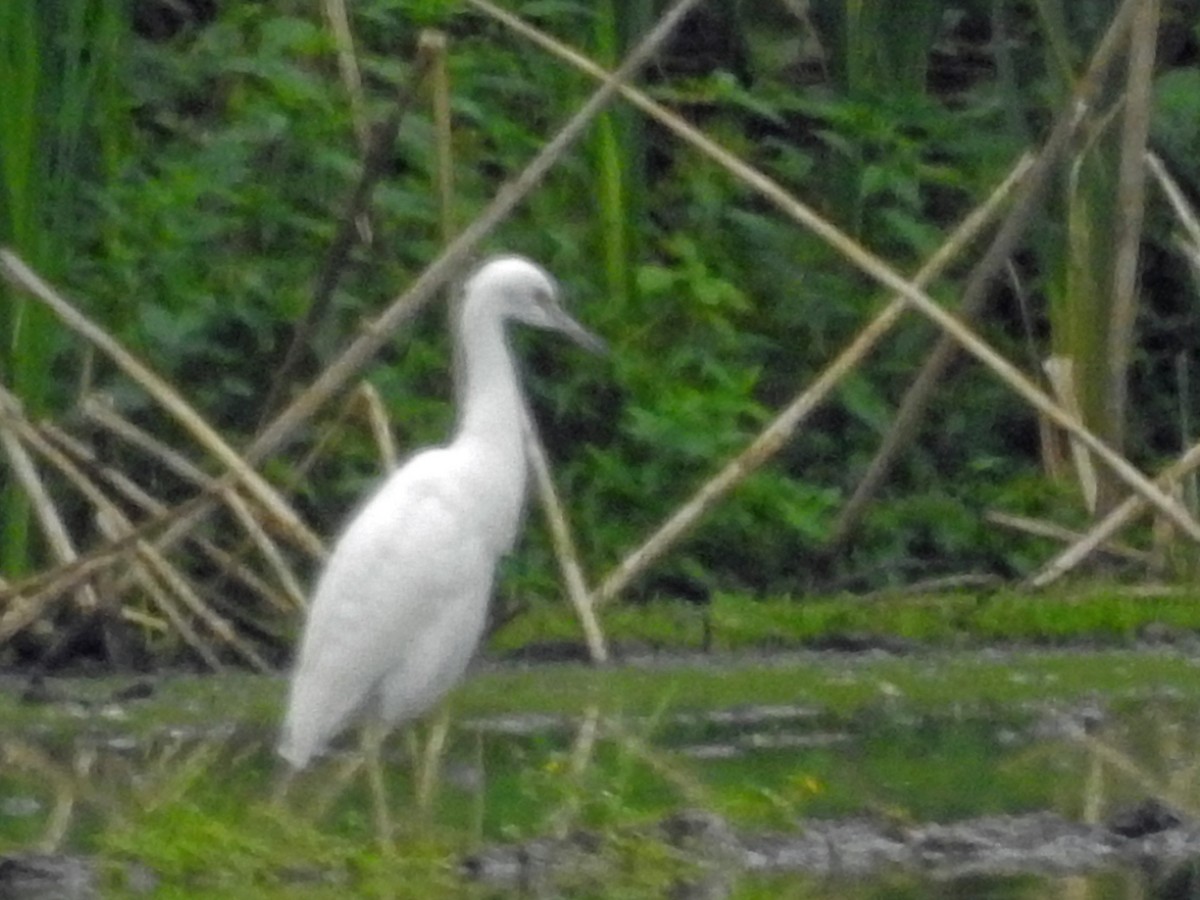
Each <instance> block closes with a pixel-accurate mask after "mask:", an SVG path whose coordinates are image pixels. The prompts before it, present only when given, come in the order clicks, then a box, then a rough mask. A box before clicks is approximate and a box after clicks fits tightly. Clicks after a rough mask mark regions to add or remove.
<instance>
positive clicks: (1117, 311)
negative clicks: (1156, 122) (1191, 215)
mask: <svg viewBox="0 0 1200 900" xmlns="http://www.w3.org/2000/svg"><path fill="white" fill-rule="evenodd" d="M1158 21H1159V0H1138V3H1137V12H1136V13H1135V15H1134V17H1133V22H1132V25H1131V30H1130V35H1129V44H1130V49H1129V64H1128V66H1129V69H1128V81H1127V83H1126V88H1125V98H1124V108H1125V121H1124V127H1123V129H1122V133H1121V159H1120V163H1119V167H1118V173H1117V211H1118V215H1117V221H1116V239H1115V240H1116V247H1115V252H1114V260H1113V281H1112V301H1111V306H1110V315H1111V318H1110V319H1109V323H1108V373H1107V380H1108V385H1107V389H1106V390H1105V392H1104V396H1105V405H1106V407H1107V409H1106V415H1105V418H1106V420H1107V426H1108V427H1107V431H1108V434H1107V435H1106V436H1107V437H1108V439H1109V442H1110V443H1111V444H1112V446H1113V447H1114V448H1115V449H1117V450H1120V449H1122V448H1123V447H1124V446H1125V430H1126V418H1127V412H1128V410H1127V407H1128V404H1129V399H1128V398H1129V360H1130V358H1131V356H1132V352H1133V351H1132V346H1133V341H1134V320H1135V318H1136V316H1137V307H1138V303H1137V281H1138V257H1139V252H1140V249H1141V241H1142V222H1143V220H1144V219H1145V215H1146V166H1145V162H1144V159H1145V156H1146V144H1147V141H1148V140H1149V137H1150V112H1151V108H1152V107H1153V105H1154V103H1153V87H1154V51H1155V44H1156V43H1157V37H1158ZM1111 482H1112V479H1104V481H1102V482H1101V484H1100V488H1101V498H1100V499H1101V504H1102V505H1103V506H1104V507H1107V506H1109V505H1111V504H1112V502H1114V501H1115V496H1114V492H1113V490H1112V488H1113V487H1114V486H1113V485H1112V484H1111Z"/></svg>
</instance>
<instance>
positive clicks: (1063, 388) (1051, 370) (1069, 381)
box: [1042, 356, 1100, 513]
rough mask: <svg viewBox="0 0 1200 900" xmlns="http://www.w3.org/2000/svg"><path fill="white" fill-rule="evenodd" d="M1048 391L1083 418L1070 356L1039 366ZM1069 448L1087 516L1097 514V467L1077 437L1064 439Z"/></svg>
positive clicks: (1063, 405)
mask: <svg viewBox="0 0 1200 900" xmlns="http://www.w3.org/2000/svg"><path fill="white" fill-rule="evenodd" d="M1042 369H1043V370H1044V371H1045V373H1046V380H1047V381H1048V382H1049V383H1050V390H1052V391H1053V392H1054V396H1055V397H1057V398H1058V402H1059V403H1061V404H1062V407H1063V409H1065V410H1068V411H1069V412H1070V413H1071V415H1073V416H1079V417H1080V418H1081V419H1082V418H1083V411H1082V410H1081V409H1080V408H1079V391H1078V390H1076V382H1075V361H1074V360H1073V359H1072V358H1071V357H1069V356H1051V357H1048V358H1047V359H1046V361H1045V362H1044V363H1042ZM1067 442H1068V444H1069V445H1070V448H1071V461H1072V463H1073V464H1074V466H1075V478H1076V480H1078V482H1079V489H1080V491H1081V492H1082V494H1083V505H1084V507H1086V509H1087V511H1088V512H1089V513H1094V512H1095V511H1096V504H1097V502H1098V500H1099V494H1100V480H1099V479H1098V478H1097V477H1096V467H1095V466H1094V465H1092V456H1091V454H1090V453H1088V451H1087V448H1086V447H1084V446H1083V444H1081V443H1080V442H1079V440H1078V439H1077V438H1074V437H1069V438H1068V439H1067Z"/></svg>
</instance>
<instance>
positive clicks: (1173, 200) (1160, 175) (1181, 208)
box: [1145, 153, 1200, 248]
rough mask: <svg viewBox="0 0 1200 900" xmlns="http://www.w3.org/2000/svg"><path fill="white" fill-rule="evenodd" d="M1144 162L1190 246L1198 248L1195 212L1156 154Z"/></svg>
mask: <svg viewBox="0 0 1200 900" xmlns="http://www.w3.org/2000/svg"><path fill="white" fill-rule="evenodd" d="M1145 162H1146V167H1147V168H1148V169H1149V170H1150V174H1151V175H1153V176H1154V179H1155V181H1157V182H1158V186H1159V188H1160V189H1161V190H1162V192H1163V195H1164V196H1165V197H1166V198H1167V202H1169V203H1170V204H1171V209H1172V210H1173V211H1174V213H1175V217H1176V218H1177V219H1179V224H1180V225H1182V226H1183V230H1184V231H1186V232H1187V234H1188V237H1189V238H1190V239H1191V242H1192V244H1193V245H1194V246H1196V247H1198V248H1200V219H1198V218H1197V216H1196V211H1195V210H1194V209H1193V208H1192V206H1191V204H1190V203H1188V200H1187V197H1185V196H1184V194H1183V191H1182V190H1181V189H1180V187H1179V183H1178V182H1177V181H1176V180H1175V179H1174V178H1172V177H1171V173H1170V172H1168V171H1167V167H1166V166H1165V165H1163V161H1162V160H1161V159H1159V158H1158V156H1157V155H1156V154H1154V153H1147V154H1146V155H1145Z"/></svg>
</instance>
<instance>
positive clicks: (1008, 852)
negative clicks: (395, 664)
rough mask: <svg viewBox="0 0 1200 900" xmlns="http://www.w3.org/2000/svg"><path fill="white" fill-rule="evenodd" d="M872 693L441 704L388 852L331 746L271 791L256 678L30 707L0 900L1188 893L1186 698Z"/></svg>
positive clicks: (343, 751) (1, 750)
mask: <svg viewBox="0 0 1200 900" xmlns="http://www.w3.org/2000/svg"><path fill="white" fill-rule="evenodd" d="M785 674H786V673H785ZM670 675H671V670H670V668H669V667H668V668H662V669H658V668H655V669H652V670H648V671H647V672H645V673H644V678H645V679H649V680H653V679H656V678H664V679H666V678H668V677H669V676H670ZM836 677H841V676H836ZM881 683H882V684H883V685H885V687H883V688H882V689H880V690H879V691H878V692H877V696H875V697H874V698H873V699H871V700H870V701H869V702H865V703H862V704H859V705H857V706H856V707H855V708H853V709H851V710H849V711H845V710H842V711H837V712H835V711H831V710H830V709H828V708H826V707H823V706H822V705H821V704H819V703H815V702H808V701H807V700H806V701H805V702H794V703H749V702H742V703H737V704H731V705H726V706H722V707H720V708H713V709H703V708H697V707H696V706H695V705H694V704H692V705H691V706H689V707H688V708H686V709H685V708H679V704H677V703H676V702H675V700H674V699H672V698H676V697H677V693H675V692H674V691H675V689H674V688H673V690H672V692H667V693H664V696H663V698H662V702H661V703H660V704H658V705H657V706H654V707H652V708H650V709H639V710H636V711H629V710H628V709H627V708H626V707H624V706H623V704H622V703H620V702H619V700H613V699H612V698H608V699H607V702H606V699H605V698H603V697H601V698H600V699H599V701H598V702H597V703H596V704H595V705H593V706H591V707H585V708H580V709H577V710H574V711H571V712H555V713H550V712H545V711H539V712H536V713H526V712H522V711H520V710H512V709H500V710H495V711H490V710H486V709H479V708H477V707H479V706H481V705H486V704H467V706H468V708H469V711H463V712H462V713H460V714H458V715H455V716H452V717H451V719H450V721H449V726H448V729H447V730H446V732H445V736H444V742H443V743H442V745H441V746H442V749H441V752H440V753H429V752H425V751H424V750H422V749H421V748H416V747H410V746H409V744H410V742H409V741H407V740H405V739H404V738H403V737H402V736H397V737H396V738H395V739H393V740H392V741H390V742H389V744H388V745H387V748H386V758H385V759H384V761H383V762H384V765H383V771H384V772H385V785H384V791H385V794H384V799H383V801H382V809H384V810H385V812H386V813H387V814H388V816H387V818H390V819H391V823H390V824H391V829H392V838H391V840H390V841H387V842H383V841H381V837H382V833H383V829H384V827H385V823H384V821H383V819H382V818H381V817H380V816H379V815H378V814H377V812H376V810H377V808H379V803H378V802H377V797H378V796H379V795H377V794H376V793H374V792H373V791H372V789H371V781H370V779H369V778H368V777H367V775H366V768H365V767H364V764H363V760H362V757H361V754H359V753H358V752H357V750H356V749H355V747H354V745H353V742H349V743H347V744H345V745H344V746H342V747H340V748H338V749H337V751H336V752H334V753H333V754H331V756H330V757H328V758H327V759H326V760H324V761H323V762H322V763H321V764H320V765H318V766H317V767H315V768H314V769H313V770H312V771H311V772H308V773H305V775H304V776H302V777H301V778H300V779H298V780H296V781H295V782H292V783H291V784H289V785H288V787H287V790H286V791H285V792H283V793H282V800H280V799H279V796H280V791H279V789H278V787H279V786H278V782H277V776H278V771H277V767H276V763H275V759H274V757H273V754H272V752H271V749H270V743H271V740H272V736H273V724H272V723H258V724H256V723H255V722H254V719H255V715H256V713H254V712H252V710H262V709H273V708H274V705H275V703H276V702H277V701H276V695H277V693H278V687H279V686H278V684H274V683H272V684H266V683H264V685H263V686H262V688H261V691H259V689H258V688H257V687H256V686H254V685H248V683H247V682H246V681H245V680H244V679H242V680H239V681H237V682H236V683H231V684H230V686H229V688H228V689H227V690H225V689H222V688H221V687H220V686H219V683H218V684H217V685H215V686H214V684H213V683H212V682H208V683H207V684H206V687H205V690H207V691H215V692H216V694H217V696H218V703H217V705H216V707H215V708H216V709H219V710H221V711H222V714H221V715H214V714H213V713H212V712H211V708H209V707H206V708H205V709H206V712H205V714H204V716H201V717H199V718H191V719H186V720H185V718H186V717H182V716H176V715H173V712H174V713H178V712H180V711H181V710H182V709H183V708H184V706H186V703H187V701H186V700H180V699H177V698H169V699H167V700H166V701H164V702H163V703H162V706H163V708H162V709H161V710H152V711H153V715H151V717H150V718H151V721H150V722H149V723H147V722H146V721H145V716H144V715H143V713H142V712H141V711H140V710H141V707H140V706H139V704H143V703H144V704H150V705H152V704H153V703H154V702H156V700H155V697H154V696H149V697H147V698H144V699H143V698H141V697H140V696H138V695H137V693H136V692H135V693H134V695H132V696H125V695H121V694H119V693H116V692H113V693H105V692H103V691H101V692H99V693H97V691H96V690H95V689H94V686H92V689H91V690H90V691H89V692H87V693H88V696H86V697H81V696H76V695H75V694H74V692H73V691H72V690H71V689H70V688H69V687H68V688H64V689H60V690H57V691H50V692H47V693H46V694H44V695H36V696H31V697H30V698H29V700H30V702H29V703H26V704H22V708H23V712H22V714H21V716H20V717H19V723H18V724H15V725H13V726H12V727H9V728H5V730H4V732H3V733H2V734H0V764H2V765H0V855H6V857H7V859H6V861H0V896H3V897H9V896H16V897H20V896H59V897H72V896H80V897H83V896H99V895H103V896H241V897H256V896H262V897H274V896H280V897H283V896H288V897H291V896H297V897H308V896H311V897H325V896H330V897H333V896H349V897H353V896H479V897H506V896H546V897H552V896H580V897H609V896H614V897H617V896H620V897H625V896H631V897H632V896H677V897H697V898H700V897H706V898H707V897H746V898H752V897H754V898H757V897H790V896H795V897H829V898H835V897H836V898H885V897H886V898H896V897H913V898H917V897H993V898H1002V897H1003V898H1008V897H1012V898H1017V897H1020V898H1047V900H1049V898H1059V897H1079V898H1087V897H1096V898H1101V897H1103V898H1109V897H1122V898H1123V897H1155V896H1162V897H1174V896H1193V895H1194V894H1193V893H1189V891H1194V890H1196V887H1195V885H1194V884H1193V882H1192V880H1191V879H1192V874H1191V867H1190V860H1192V859H1193V858H1196V857H1197V855H1198V854H1200V831H1198V830H1197V828H1196V827H1194V820H1193V818H1192V816H1193V813H1194V811H1195V810H1196V809H1198V808H1200V779H1198V778H1197V775H1198V769H1200V711H1198V708H1197V705H1196V703H1195V701H1194V699H1193V698H1194V696H1195V695H1194V694H1193V693H1189V692H1188V691H1180V690H1177V689H1176V688H1175V687H1173V686H1172V685H1163V684H1154V685H1145V686H1141V688H1139V689H1137V690H1132V691H1131V692H1129V693H1128V694H1125V695H1121V696H1105V695H1098V694H1097V695H1090V694H1085V695H1082V696H1079V695H1077V696H1070V697H1063V698H1059V699H1055V698H1049V699H1039V700H1038V701H1036V702H1031V701H1027V700H1022V701H1020V702H1013V703H1002V702H998V701H995V700H982V701H981V700H979V699H978V698H976V699H972V700H971V701H970V702H965V701H964V702H963V703H953V702H951V703H938V704H934V705H933V706H930V705H928V704H925V705H921V704H913V703H910V702H908V701H907V699H906V697H904V696H902V695H899V694H898V692H893V691H889V690H888V689H887V687H886V685H887V684H889V682H886V681H883V682H881ZM14 689H15V688H14ZM163 691H165V689H161V690H160V689H159V688H153V689H151V690H149V691H147V692H146V693H148V694H151V695H153V694H159V695H160V699H161V695H162V693H163ZM155 717H161V718H162V719H163V721H160V722H155V721H153V719H154V718H155ZM381 845H382V846H384V847H385V849H379V848H380V847H381ZM387 847H390V848H391V850H390V851H389V850H388V849H386V848H387ZM39 853H41V854H45V855H41V856H39V855H36V854H39ZM30 873H32V874H30ZM56 879H57V880H56ZM30 884H33V885H38V884H50V885H51V888H50V890H49V893H46V892H43V893H37V892H36V891H35V890H34V889H33V888H30V887H29V885H30ZM13 885H24V886H23V887H13ZM6 891H7V893H6ZM22 891H25V893H22ZM30 891H33V892H30ZM89 891H90V892H91V893H89Z"/></svg>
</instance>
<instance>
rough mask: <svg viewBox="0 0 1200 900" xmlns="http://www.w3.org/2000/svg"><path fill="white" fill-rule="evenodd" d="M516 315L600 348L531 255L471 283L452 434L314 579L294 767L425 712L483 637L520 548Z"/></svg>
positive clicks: (293, 738)
mask: <svg viewBox="0 0 1200 900" xmlns="http://www.w3.org/2000/svg"><path fill="white" fill-rule="evenodd" d="M509 320H516V321H521V322H525V323H527V324H531V325H535V326H538V327H543V328H552V329H555V330H559V331H562V332H564V333H565V334H567V335H568V336H570V337H572V338H573V339H575V340H577V341H579V342H580V343H583V344H587V345H593V346H594V345H596V344H598V341H597V340H596V339H595V338H593V337H592V336H591V335H590V334H589V333H588V332H586V331H585V330H584V329H583V328H582V326H580V325H578V323H576V322H575V321H574V320H573V319H571V318H570V317H569V316H567V314H566V313H565V312H563V311H562V309H561V307H559V306H558V303H557V300H556V290H555V286H554V282H553V281H552V280H551V279H550V277H549V276H548V275H546V273H545V272H543V271H542V269H540V268H539V267H538V266H536V265H534V264H533V263H531V262H529V261H527V260H524V259H521V258H520V257H501V258H499V259H495V260H492V261H490V262H488V263H486V264H485V265H483V266H482V267H481V268H480V269H479V270H478V271H477V272H476V274H475V275H474V276H473V277H472V278H471V279H469V280H468V282H467V284H466V287H465V289H464V297H463V303H462V306H461V310H460V315H459V316H458V318H457V324H456V330H457V338H458V341H459V349H460V359H461V362H462V364H463V366H464V368H465V371H464V373H463V376H464V377H463V379H462V386H461V398H460V411H459V421H458V426H457V429H456V431H455V435H454V438H453V440H452V441H451V442H450V443H449V444H447V445H446V446H443V447H437V448H433V449H429V450H425V451H423V452H421V453H418V454H417V455H415V456H413V457H412V458H411V459H410V460H409V461H408V462H407V463H405V464H404V465H403V466H402V467H400V468H399V469H397V470H396V471H395V472H394V473H393V474H392V475H391V476H389V477H388V478H387V480H386V481H385V482H384V483H383V484H382V486H381V487H380V488H379V490H378V491H377V492H376V493H375V494H374V495H373V496H372V497H371V498H370V499H369V500H368V501H367V503H366V504H365V505H364V506H363V507H362V509H361V510H360V511H359V512H358V513H357V514H356V515H355V516H354V518H353V519H352V520H351V521H350V523H349V525H348V526H347V527H346V529H345V531H344V532H343V534H342V535H341V537H340V538H339V539H338V541H337V544H336V546H335V547H334V550H333V553H332V554H331V556H330V558H329V561H328V563H327V565H326V567H325V570H324V572H323V573H322V575H321V577H320V579H319V581H318V584H317V588H316V591H315V593H314V596H313V600H312V604H311V606H310V609H309V617H308V621H307V623H306V625H305V631H304V637H303V639H302V641H301V646H300V653H299V657H298V661H297V664H296V668H295V672H294V674H293V677H292V685H291V693H290V696H289V700H288V710H287V715H286V718H285V721H284V727H283V738H282V741H281V743H280V747H279V752H280V754H281V755H282V756H283V757H284V758H285V759H286V760H288V762H290V763H291V764H292V765H293V766H294V767H296V768H302V767H304V766H305V765H306V764H307V763H308V761H309V760H310V759H311V758H312V757H313V756H314V755H316V754H318V753H320V752H321V750H322V749H323V748H324V746H325V744H326V743H327V742H328V741H329V740H330V739H331V738H332V737H333V736H335V735H336V734H337V733H338V732H340V731H342V730H343V729H344V728H345V727H346V726H347V725H349V724H350V723H351V722H352V721H353V720H355V719H357V718H358V717H360V716H364V715H374V716H378V717H380V718H381V719H382V720H383V721H385V722H388V723H394V722H399V721H403V720H406V719H411V718H413V717H415V716H418V715H420V714H421V713H422V712H424V711H426V710H427V709H429V707H431V706H432V705H433V704H435V703H436V702H437V701H438V700H439V699H440V698H441V697H442V696H443V695H444V694H445V693H446V691H448V690H449V688H450V687H451V686H452V685H453V684H454V683H455V682H456V681H457V680H458V679H459V678H460V677H461V676H462V674H463V672H464V670H465V669H466V666H467V663H468V662H469V661H470V658H471V656H472V654H473V653H474V651H475V647H476V646H477V644H478V643H479V639H480V637H481V635H482V633H483V628H484V624H485V621H486V615H487V605H488V598H489V596H490V594H491V589H492V581H493V577H494V573H495V567H496V563H497V562H498V560H499V558H500V557H501V556H502V555H504V554H505V553H507V552H508V551H509V550H510V549H511V548H512V546H513V543H514V542H515V540H516V536H517V531H518V528H519V525H520V520H521V510H522V506H523V503H524V497H525V482H526V458H525V449H524V435H523V427H524V426H523V405H522V400H521V393H520V386H519V384H518V381H517V374H516V370H515V367H514V365H513V361H512V356H511V353H510V352H509V348H508V344H507V342H506V340H505V335H504V327H505V323H506V321H509Z"/></svg>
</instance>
